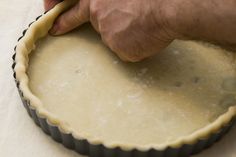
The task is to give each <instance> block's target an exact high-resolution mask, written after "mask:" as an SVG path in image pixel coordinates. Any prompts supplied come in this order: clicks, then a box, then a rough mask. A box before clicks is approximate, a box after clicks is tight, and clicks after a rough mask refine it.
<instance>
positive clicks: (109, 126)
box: [12, 1, 236, 157]
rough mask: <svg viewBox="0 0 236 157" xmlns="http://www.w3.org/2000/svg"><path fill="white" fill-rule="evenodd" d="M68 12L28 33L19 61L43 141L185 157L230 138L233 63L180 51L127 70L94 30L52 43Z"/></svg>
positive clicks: (226, 55) (201, 49) (216, 52)
mask: <svg viewBox="0 0 236 157" xmlns="http://www.w3.org/2000/svg"><path fill="white" fill-rule="evenodd" d="M72 3H73V1H64V2H62V3H60V4H58V5H57V6H55V7H54V8H53V9H52V10H50V11H49V12H47V13H45V14H44V15H43V16H39V17H38V18H37V19H36V21H35V22H33V23H31V24H30V25H29V27H28V29H27V30H25V31H24V32H23V36H22V37H21V38H20V39H19V40H18V44H17V46H16V47H15V54H14V56H13V60H14V63H13V66H12V68H13V71H14V78H15V80H16V84H17V87H18V90H19V93H20V95H21V98H22V101H23V104H24V106H25V107H26V109H27V111H28V113H29V114H30V116H31V117H32V118H33V119H34V121H35V123H36V124H37V125H39V126H40V127H41V128H42V129H43V131H44V132H46V133H47V134H50V135H51V136H52V138H53V139H55V140H56V141H58V142H62V143H63V145H65V146H66V147H68V148H72V149H75V150H76V151H77V152H79V153H81V154H86V155H90V156H96V157H97V156H122V157H123V156H157V157H187V156H189V155H191V154H195V153H198V152H200V151H201V150H202V149H204V148H207V147H209V146H210V145H212V144H213V143H214V142H215V141H217V140H219V139H220V138H221V137H222V136H223V135H224V134H225V133H226V132H227V131H228V130H229V129H230V127H231V126H232V125H233V123H234V121H235V117H236V70H235V67H236V62H235V59H234V54H233V53H231V52H228V51H226V50H223V49H220V48H218V47H215V46H212V45H208V44H202V43H197V42H193V41H175V42H173V44H171V45H170V46H169V47H168V48H167V49H166V50H164V52H162V53H161V54H159V55H157V56H155V57H153V58H151V59H147V60H145V61H143V62H140V63H124V62H122V61H120V60H119V59H118V58H117V57H116V56H115V55H114V54H113V53H111V52H110V50H109V49H108V48H106V47H105V46H104V45H103V44H102V41H101V39H100V37H99V35H98V34H97V33H96V32H95V31H94V30H93V29H92V27H91V26H90V25H88V24H86V25H84V26H82V27H81V28H79V29H78V30H75V31H73V32H71V33H69V34H66V35H63V36H60V37H50V36H47V32H48V30H49V29H50V28H51V26H52V24H53V22H54V20H55V19H56V17H57V16H58V15H59V14H60V13H61V12H63V11H65V10H66V9H67V8H69V7H70V6H71V4H72ZM42 37H44V38H43V40H38V39H40V38H42ZM31 52H32V53H31ZM30 53H31V54H30Z"/></svg>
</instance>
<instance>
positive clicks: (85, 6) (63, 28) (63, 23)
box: [49, 0, 89, 35]
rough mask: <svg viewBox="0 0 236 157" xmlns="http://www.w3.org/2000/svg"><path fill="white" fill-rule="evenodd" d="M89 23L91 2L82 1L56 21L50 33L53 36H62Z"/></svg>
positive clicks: (87, 0)
mask: <svg viewBox="0 0 236 157" xmlns="http://www.w3.org/2000/svg"><path fill="white" fill-rule="evenodd" d="M88 21H89V0H80V1H78V2H77V3H76V4H75V5H74V6H73V7H72V8H71V9H69V10H68V11H66V12H64V13H63V14H61V15H60V16H59V17H58V18H57V19H56V21H55V22H54V25H53V27H52V28H51V30H50V31H49V33H50V34H52V35H61V34H64V33H67V32H69V31H71V30H73V29H74V28H76V27H78V26H80V25H81V24H83V23H85V22H88Z"/></svg>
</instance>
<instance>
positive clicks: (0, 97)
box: [0, 0, 236, 157]
mask: <svg viewBox="0 0 236 157" xmlns="http://www.w3.org/2000/svg"><path fill="white" fill-rule="evenodd" d="M42 13H43V3H42V1H41V0H28V1H27V0H1V1H0V117H1V118H0V122H1V126H0V156H1V157H18V156H24V157H31V156H34V157H49V156H50V157H81V155H79V154H77V153H75V152H74V151H71V150H68V149H66V148H64V147H63V146H62V145H61V144H59V143H56V142H54V141H53V140H52V139H51V138H50V137H49V136H47V135H45V134H44V133H43V132H42V131H41V129H40V128H39V127H37V126H36V125H35V124H34V123H33V121H32V120H31V118H29V116H28V115H27V113H26V110H25V109H24V107H23V105H22V103H21V101H20V97H19V95H18V93H17V89H16V87H15V82H14V79H13V77H12V74H13V73H12V70H11V64H12V59H11V56H12V55H13V48H14V46H15V44H16V41H17V38H18V37H19V36H20V35H21V33H22V30H23V29H25V28H26V27H27V26H28V24H29V23H30V22H32V21H33V20H34V19H35V18H36V17H37V16H38V15H40V14H42ZM196 157H236V127H234V128H233V129H232V130H231V131H230V133H229V134H227V135H226V136H225V137H224V138H223V140H221V141H220V142H218V143H217V144H215V145H214V146H213V147H211V148H210V149H208V150H205V151H204V152H202V153H200V154H199V155H196Z"/></svg>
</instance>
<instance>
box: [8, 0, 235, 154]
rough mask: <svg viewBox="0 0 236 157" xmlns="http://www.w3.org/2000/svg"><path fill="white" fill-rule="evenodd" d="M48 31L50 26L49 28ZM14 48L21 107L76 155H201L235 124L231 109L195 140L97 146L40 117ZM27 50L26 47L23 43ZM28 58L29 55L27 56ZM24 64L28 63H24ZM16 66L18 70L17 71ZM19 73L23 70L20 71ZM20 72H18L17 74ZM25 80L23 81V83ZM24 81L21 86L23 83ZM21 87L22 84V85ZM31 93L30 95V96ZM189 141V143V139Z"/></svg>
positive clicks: (233, 110)
mask: <svg viewBox="0 0 236 157" xmlns="http://www.w3.org/2000/svg"><path fill="white" fill-rule="evenodd" d="M70 5H71V4H70V2H68V1H67V2H62V3H61V4H59V5H58V6H57V7H55V8H54V9H53V10H52V11H49V12H45V13H44V14H52V13H53V11H54V12H58V15H59V13H60V12H62V11H63V10H65V9H66V8H68V7H69V6H70ZM56 9H57V10H61V11H55V10H56ZM41 17H42V15H40V16H38V17H37V18H36V20H35V21H34V22H37V21H38V22H40V19H41ZM51 21H52V22H51V23H49V25H52V23H53V20H51ZM34 22H32V23H31V24H30V25H29V26H28V29H29V28H30V27H31V26H32V24H33V23H34ZM49 28H50V27H49ZM28 29H26V30H24V31H23V34H22V36H21V37H20V38H19V39H18V44H17V46H18V45H19V44H20V40H22V39H23V38H24V36H25V34H26V33H27V30H28ZM40 33H41V34H40V37H43V36H45V35H46V34H45V33H44V32H40ZM17 46H16V47H15V48H14V51H15V53H14V55H13V57H12V59H13V65H12V69H13V72H14V74H13V76H14V78H15V82H16V86H17V88H18V91H19V95H20V97H21V99H22V102H23V105H24V107H25V108H26V110H27V112H28V114H29V115H30V117H31V118H32V119H33V120H34V122H35V123H36V124H37V125H38V126H40V127H41V129H42V130H43V131H44V132H45V133H46V134H48V135H50V136H51V137H52V138H53V139H54V140H55V141H57V142H60V143H62V144H63V145H64V146H65V147H67V148H69V149H74V150H75V151H76V152H78V153H80V154H83V155H89V156H92V157H108V156H109V157H111V156H116V157H188V156H190V155H192V154H196V153H199V152H201V151H202V150H203V149H205V148H208V147H210V146H211V145H212V144H214V143H215V142H216V141H218V140H220V139H221V137H223V135H225V134H226V133H227V132H228V131H229V130H230V128H231V127H232V126H233V125H234V123H235V122H236V107H231V108H230V109H229V110H228V111H227V113H226V114H224V115H222V116H220V117H219V118H218V119H217V120H216V122H214V124H212V126H211V127H210V129H209V128H208V130H207V131H206V130H205V132H204V130H203V133H202V134H199V135H200V136H198V138H196V137H195V138H194V137H187V138H186V139H183V140H182V141H180V142H179V143H180V144H178V145H176V144H172V145H171V144H170V145H167V146H166V147H163V148H154V147H153V148H149V149H145V150H144V149H140V148H129V149H126V148H124V147H122V146H116V147H109V146H107V145H105V144H103V143H102V142H101V143H96V142H93V141H91V140H89V139H84V138H77V137H76V136H74V135H73V133H71V132H68V131H63V129H61V126H60V124H53V122H51V120H50V118H48V117H46V116H45V114H42V113H41V112H40V111H39V110H38V108H37V105H35V104H34V103H35V102H36V100H37V99H36V100H35V99H34V97H30V96H29V93H27V92H30V91H27V90H25V89H24V88H23V85H24V83H25V82H26V84H27V82H28V80H27V79H28V78H27V77H26V78H25V77H21V76H20V75H22V73H21V72H22V71H20V70H19V67H20V68H21V66H22V65H21V64H22V63H19V57H18V59H17V53H20V51H19V50H18V49H17ZM26 47H27V44H26ZM32 49H33V47H32V48H28V51H31V50H32ZM27 55H28V54H27ZM24 57H25V58H24V59H25V60H26V61H27V60H28V56H24ZM17 64H18V65H17ZM26 64H27V63H26ZM17 66H18V69H17V68H16V67H17ZM26 68H27V65H26V66H25V67H24V68H23V73H24V74H25V76H27V75H26ZM21 70H22V69H21ZM19 71H20V72H19ZM24 81H25V82H24ZM22 82H23V83H22ZM22 84H23V85H22ZM30 94H31V93H30ZM189 139H190V140H189Z"/></svg>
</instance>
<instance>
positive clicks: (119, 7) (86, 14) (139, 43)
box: [44, 0, 236, 62]
mask: <svg viewBox="0 0 236 157" xmlns="http://www.w3.org/2000/svg"><path fill="white" fill-rule="evenodd" d="M59 2H60V0H44V6H45V10H49V9H51V8H52V7H53V6H55V5H56V4H57V3H59ZM235 7H236V0H227V1H225V0H145V1H144V0H128V1H127V0H80V1H78V2H77V3H76V4H75V5H74V6H73V7H72V8H71V9H69V10H68V11H66V12H64V13H63V14H62V15H60V16H59V17H58V18H57V20H56V22H55V24H54V26H53V28H52V29H51V30H50V33H51V34H52V35H61V34H64V33H67V32H69V31H71V30H73V29H75V28H77V27H79V26H80V25H82V24H84V23H86V22H90V23H91V24H92V25H93V27H94V28H95V30H96V31H97V32H98V33H100V35H101V38H102V40H103V42H104V43H105V44H106V45H107V46H108V47H109V48H110V49H111V50H113V52H115V53H116V54H117V55H118V56H119V57H120V58H121V59H122V60H124V61H131V62H136V61H140V60H142V59H145V58H147V57H150V56H153V55H155V54H157V53H158V52H160V51H161V50H162V49H164V48H165V47H167V46H168V45H169V44H170V43H171V42H172V41H173V40H175V39H182V40H189V39H193V40H203V41H208V42H212V43H216V44H219V45H222V46H224V47H227V48H230V49H234V48H235V47H236V29H235V26H236V11H235Z"/></svg>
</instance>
